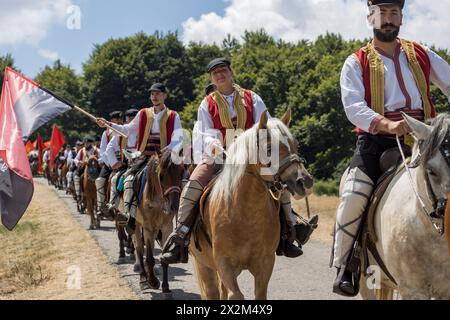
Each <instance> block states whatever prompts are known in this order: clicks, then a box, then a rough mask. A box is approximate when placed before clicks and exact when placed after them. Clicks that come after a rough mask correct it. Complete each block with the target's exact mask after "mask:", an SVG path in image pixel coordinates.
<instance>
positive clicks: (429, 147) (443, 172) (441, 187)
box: [403, 114, 450, 201]
mask: <svg viewBox="0 0 450 320" xmlns="http://www.w3.org/2000/svg"><path fill="white" fill-rule="evenodd" d="M403 117H404V118H405V120H406V122H407V123H408V125H409V126H410V128H411V129H412V132H413V135H414V136H415V138H416V143H415V144H414V148H413V160H412V166H422V167H423V169H424V172H425V175H426V178H427V179H428V181H429V184H430V186H429V187H430V188H431V191H432V193H433V194H434V195H432V197H434V198H435V199H432V200H433V201H437V200H440V199H447V197H448V196H449V195H450V116H449V115H448V114H441V115H439V116H438V117H436V118H435V119H433V120H432V121H431V122H430V124H425V123H423V122H420V121H418V120H416V119H414V118H412V117H410V116H408V115H406V114H403Z"/></svg>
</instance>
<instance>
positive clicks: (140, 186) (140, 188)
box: [136, 167, 147, 203]
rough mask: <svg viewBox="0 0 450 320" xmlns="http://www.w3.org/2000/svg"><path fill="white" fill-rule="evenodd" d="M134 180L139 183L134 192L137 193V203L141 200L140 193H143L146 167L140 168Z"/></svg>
mask: <svg viewBox="0 0 450 320" xmlns="http://www.w3.org/2000/svg"><path fill="white" fill-rule="evenodd" d="M136 180H137V181H138V183H139V184H138V190H137V192H136V194H137V199H138V203H140V202H141V200H142V195H143V194H144V189H145V183H146V182H147V167H145V168H144V170H141V171H140V172H139V173H138V175H137V179H136Z"/></svg>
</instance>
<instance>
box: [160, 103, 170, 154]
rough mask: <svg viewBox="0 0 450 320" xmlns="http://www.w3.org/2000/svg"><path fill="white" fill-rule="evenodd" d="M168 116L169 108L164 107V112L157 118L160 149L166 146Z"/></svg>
mask: <svg viewBox="0 0 450 320" xmlns="http://www.w3.org/2000/svg"><path fill="white" fill-rule="evenodd" d="M168 118H169V109H167V107H166V108H165V109H164V114H163V116H162V117H161V119H160V120H159V140H160V143H161V149H162V148H165V147H166V146H167V119H168Z"/></svg>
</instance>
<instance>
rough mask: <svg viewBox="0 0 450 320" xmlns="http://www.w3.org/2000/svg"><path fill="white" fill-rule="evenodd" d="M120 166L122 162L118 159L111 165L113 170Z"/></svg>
mask: <svg viewBox="0 0 450 320" xmlns="http://www.w3.org/2000/svg"><path fill="white" fill-rule="evenodd" d="M122 166H123V163H122V162H120V161H119V162H116V163H115V164H114V165H113V166H112V169H113V170H119V169H120V168H121V167H122Z"/></svg>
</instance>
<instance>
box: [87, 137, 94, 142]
mask: <svg viewBox="0 0 450 320" xmlns="http://www.w3.org/2000/svg"><path fill="white" fill-rule="evenodd" d="M86 142H95V141H94V138H92V137H85V138H84V143H86Z"/></svg>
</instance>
